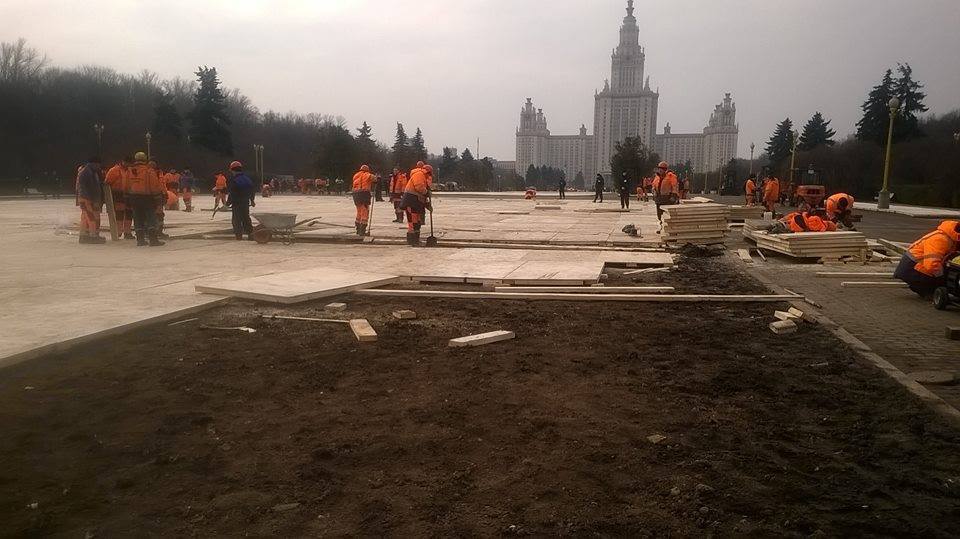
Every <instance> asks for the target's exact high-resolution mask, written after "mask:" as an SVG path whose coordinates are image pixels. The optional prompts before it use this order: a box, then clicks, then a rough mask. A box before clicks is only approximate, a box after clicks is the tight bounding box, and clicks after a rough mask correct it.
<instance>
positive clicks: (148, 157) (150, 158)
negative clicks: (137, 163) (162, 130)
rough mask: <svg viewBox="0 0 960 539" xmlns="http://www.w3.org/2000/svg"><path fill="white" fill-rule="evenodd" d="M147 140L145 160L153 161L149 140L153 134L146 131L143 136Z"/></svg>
mask: <svg viewBox="0 0 960 539" xmlns="http://www.w3.org/2000/svg"><path fill="white" fill-rule="evenodd" d="M143 138H145V139H146V140H147V161H153V154H152V153H150V141H151V140H153V135H151V134H150V132H149V131H147V134H146V135H144V136H143Z"/></svg>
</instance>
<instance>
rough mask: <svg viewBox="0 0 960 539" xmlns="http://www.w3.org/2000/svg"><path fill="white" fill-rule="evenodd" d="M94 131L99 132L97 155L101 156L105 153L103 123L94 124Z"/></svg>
mask: <svg viewBox="0 0 960 539" xmlns="http://www.w3.org/2000/svg"><path fill="white" fill-rule="evenodd" d="M93 132H94V133H96V134H97V155H98V156H99V155H100V154H102V153H103V150H102V148H103V144H102V139H103V124H99V123H97V124H93Z"/></svg>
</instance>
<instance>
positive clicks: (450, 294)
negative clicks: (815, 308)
mask: <svg viewBox="0 0 960 539" xmlns="http://www.w3.org/2000/svg"><path fill="white" fill-rule="evenodd" d="M354 294H357V295H360V296H378V297H397V298H458V299H500V300H528V301H529V300H543V301H627V302H629V301H636V302H687V303H693V302H720V303H777V302H781V301H791V300H799V299H803V296H794V295H775V294H771V295H759V294H757V295H703V294H687V295H680V294H674V295H671V294H563V293H559V294H556V293H553V294H551V293H542V294H535V293H510V292H460V291H454V290H358V291H356V292H354Z"/></svg>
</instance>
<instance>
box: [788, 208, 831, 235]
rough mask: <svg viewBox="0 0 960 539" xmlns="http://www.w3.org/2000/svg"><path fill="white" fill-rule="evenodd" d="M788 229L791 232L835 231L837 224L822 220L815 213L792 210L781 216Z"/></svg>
mask: <svg viewBox="0 0 960 539" xmlns="http://www.w3.org/2000/svg"><path fill="white" fill-rule="evenodd" d="M783 222H784V223H786V225H787V226H788V227H790V230H791V231H793V232H836V231H837V225H835V224H833V223H831V222H830V221H824V220H823V219H821V218H820V217H817V216H816V215H810V214H809V213H800V212H793V213H791V214H789V215H787V216H786V217H784V218H783Z"/></svg>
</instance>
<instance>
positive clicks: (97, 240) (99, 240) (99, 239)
mask: <svg viewBox="0 0 960 539" xmlns="http://www.w3.org/2000/svg"><path fill="white" fill-rule="evenodd" d="M89 241H90V243H94V244H97V245H101V244H104V243H107V238H104V237H103V236H90V238H89Z"/></svg>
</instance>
